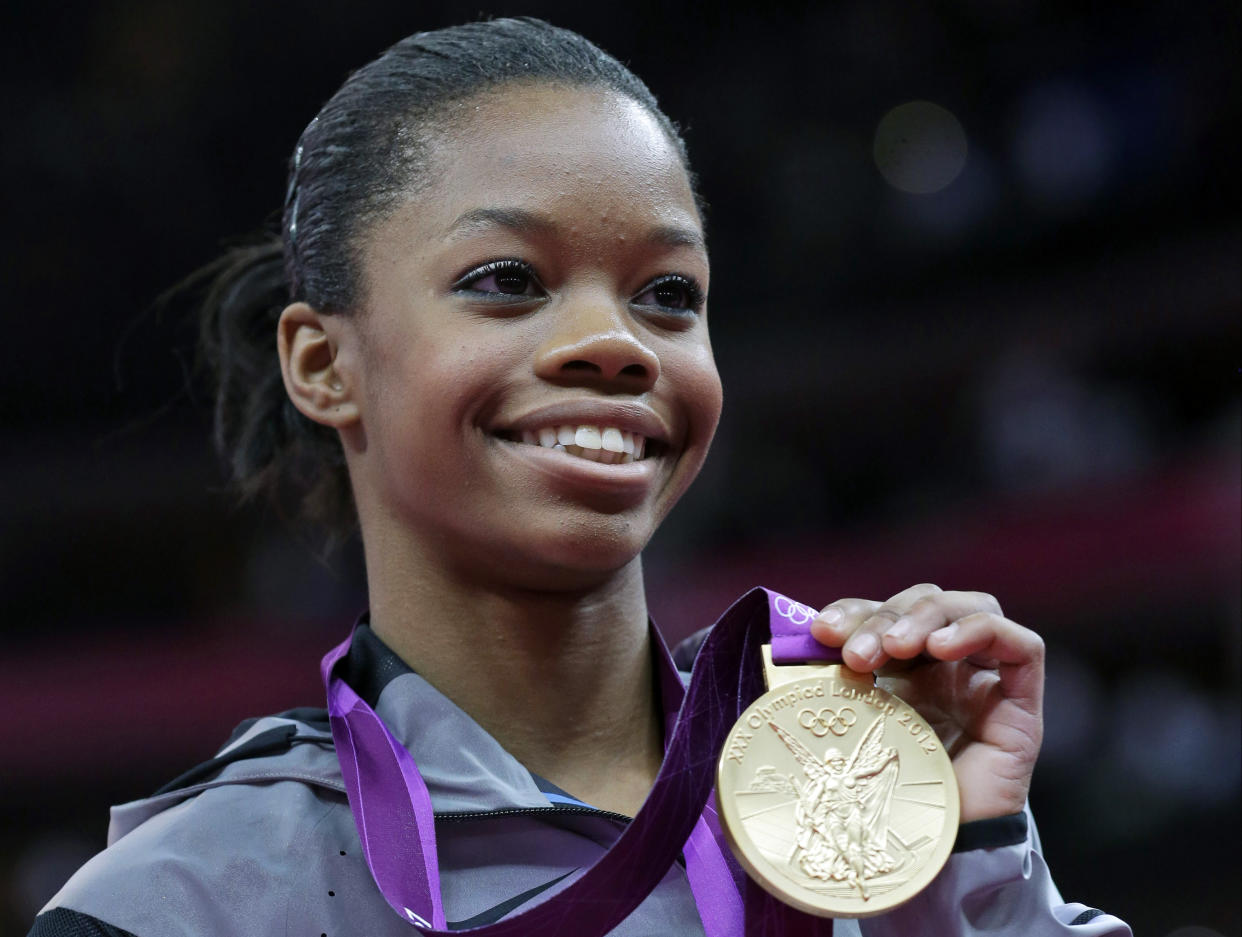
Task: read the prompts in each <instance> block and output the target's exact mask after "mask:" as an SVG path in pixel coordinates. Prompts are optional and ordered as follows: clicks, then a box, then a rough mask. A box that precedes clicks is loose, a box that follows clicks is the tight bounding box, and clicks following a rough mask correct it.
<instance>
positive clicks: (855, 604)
mask: <svg viewBox="0 0 1242 937" xmlns="http://www.w3.org/2000/svg"><path fill="white" fill-rule="evenodd" d="M879 607H880V603H879V602H876V601H875V600H874V599H837V600H836V601H835V602H833V603H832V604H831V605H825V606H824V608H823V610H822V611H821V612H820V613H819V614H818V615H817V616H815V620H814V621H813V622H811V637H813V638H814V639H815V640H816V641H818V642H819V643H820V644H826V645H827V646H828V647H840V646H841V645H842V644H844V643H845V642H846V640H847V639H848V638H849V636H850V635H852V634H853V633H854V632H855V630H857V628H858V626H859V625H861V624H862V623H863V621H865V620H866V619H867V617H868V616H870V615H871V613H872V612H874V611H875V610H876V609H877V608H879Z"/></svg>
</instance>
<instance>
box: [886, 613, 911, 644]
mask: <svg viewBox="0 0 1242 937" xmlns="http://www.w3.org/2000/svg"><path fill="white" fill-rule="evenodd" d="M913 627H914V623H913V622H912V621H910V619H909V618H898V619H897V620H896V621H895V622H893V626H892V627H891V628H889V629H888V636H889V637H890V638H896V639H897V640H898V641H904V640H905V639H906V638H908V637H910V630H911V629H912V628H913Z"/></svg>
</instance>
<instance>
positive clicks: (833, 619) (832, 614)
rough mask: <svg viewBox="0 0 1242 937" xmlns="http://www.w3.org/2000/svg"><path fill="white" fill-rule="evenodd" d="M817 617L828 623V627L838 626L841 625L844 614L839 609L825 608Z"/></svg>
mask: <svg viewBox="0 0 1242 937" xmlns="http://www.w3.org/2000/svg"><path fill="white" fill-rule="evenodd" d="M819 617H820V618H821V619H823V620H824V621H826V622H828V624H830V625H839V624H841V622H842V620H844V618H845V613H844V612H842V611H841V609H839V608H827V609H824V611H823V612H821V613H820V616H819Z"/></svg>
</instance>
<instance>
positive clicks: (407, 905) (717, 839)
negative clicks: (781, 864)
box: [320, 588, 839, 937]
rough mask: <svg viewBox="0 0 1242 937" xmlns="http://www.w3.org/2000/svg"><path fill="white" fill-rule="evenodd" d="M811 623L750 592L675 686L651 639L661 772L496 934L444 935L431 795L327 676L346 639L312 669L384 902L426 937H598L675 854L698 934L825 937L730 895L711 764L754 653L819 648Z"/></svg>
mask: <svg viewBox="0 0 1242 937" xmlns="http://www.w3.org/2000/svg"><path fill="white" fill-rule="evenodd" d="M808 613H809V617H807V616H808ZM814 615H815V612H814V610H812V609H810V608H809V607H808V606H805V605H801V604H800V603H797V602H793V601H792V600H790V599H788V598H786V597H785V596H783V595H779V594H778V593H775V592H771V591H769V590H767V589H762V588H756V589H752V590H751V591H750V592H747V593H746V594H745V595H744V596H742V597H741V598H740V599H738V600H737V601H736V602H735V603H734V604H733V605H732V606H731V607H730V608H729V610H728V611H727V612H725V614H724V616H723V617H722V618H721V619H720V621H718V622H717V623H716V626H715V627H714V628H713V629H712V630H711V633H710V634H709V635H708V636H707V639H706V640H705V641H704V642H703V646H702V647H701V648H700V649H699V654H698V657H697V658H696V659H695V662H694V669H693V672H692V675H691V680H690V686H689V687H688V688H684V689H683V687H682V685H681V681H680V679H679V678H678V677H677V672H676V669H675V668H674V666H673V663H672V660H671V659H670V658H669V655H668V650H667V648H665V647H664V643H663V642H662V641H659V640H658V639H657V644H658V645H659V648H660V652H659V653H660V655H661V673H660V679H661V688H662V690H663V693H662V696H663V699H664V707H665V712H666V719H665V724H666V733H665V739H666V745H665V754H664V762H663V764H662V765H661V766H660V772H659V774H658V775H657V776H656V779H655V783H654V784H653V785H652V788H651V793H650V794H649V795H648V796H647V799H646V801H644V802H643V805H642V807H641V808H640V809H639V811H638V813H637V815H636V816H635V817H634V819H633V821H632V822H631V823H630V824H629V826H627V827H626V829H625V830H624V831H623V832H622V833H621V835H620V837H618V839H617V841H616V842H615V843H613V845H612V847H611V848H610V849H609V850H608V851H607V852H605V853H604V855H603V856H601V857H600V858H599V859H598V860H597V861H596V862H595V864H594V865H592V866H591V867H590V868H589V869H587V870H586V871H585V872H584V873H583V874H582V875H581V876H580V877H579V878H578V879H577V880H576V881H574V882H573V883H571V884H570V885H568V886H567V887H566V888H564V889H563V890H561V891H559V892H557V893H556V894H554V895H552V896H550V897H549V898H547V899H546V900H545V901H543V902H541V903H539V904H537V905H535V906H534V907H531V908H529V909H528V910H526V911H523V912H521V913H519V914H516V915H514V916H512V917H508V918H505V919H504V920H501V921H498V922H496V923H494V924H488V925H485V926H483V927H474V928H467V929H464V930H454V931H449V930H447V929H446V928H447V924H446V923H445V918H444V908H443V904H442V902H441V898H440V873H439V866H438V863H437V860H436V841H435V818H434V815H433V813H432V807H431V797H430V795H429V794H428V792H427V785H426V784H425V783H424V781H423V779H422V776H421V775H420V774H419V772H418V767H417V766H416V764H415V763H414V758H413V756H412V755H411V754H410V752H409V751H408V750H407V749H406V748H405V746H404V745H402V744H401V743H400V742H399V741H398V740H397V739H396V738H395V737H394V736H393V735H392V733H391V732H390V731H389V729H388V727H387V726H386V725H385V724H384V722H383V720H382V719H380V718H379V716H378V715H376V713H375V711H374V710H373V709H371V707H370V706H369V705H367V703H366V701H365V700H363V699H361V698H360V697H359V696H358V694H357V693H355V692H354V691H353V690H352V689H350V687H349V686H348V684H346V683H345V681H344V680H343V679H341V677H340V675H339V674H337V673H336V668H337V664H338V663H339V662H340V661H341V659H342V658H344V657H345V655H346V653H347V652H348V650H349V645H350V641H351V640H352V639H353V635H352V633H351V635H350V637H349V638H347V639H346V640H345V641H343V642H341V644H339V645H337V646H336V647H335V648H333V649H332V650H331V651H329V652H328V653H327V654H326V655H325V656H324V658H323V662H322V664H321V666H320V670H321V673H322V675H323V680H324V686H325V688H326V689H327V694H328V716H329V719H330V721H331V726H332V739H333V742H334V743H335V745H336V753H337V758H338V759H339V761H340V763H341V774H342V776H343V778H344V781H345V791H346V794H347V796H348V798H349V807H350V810H351V811H352V812H353V815H354V824H355V825H356V826H357V829H358V838H359V840H360V842H361V844H362V850H363V854H364V855H365V857H366V860H367V865H368V867H369V868H370V869H371V875H372V877H373V878H374V879H375V883H376V885H377V886H378V887H379V889H380V892H381V893H382V894H383V895H384V898H385V899H386V900H387V901H388V903H389V904H390V905H391V906H392V907H393V909H394V910H395V911H396V912H397V914H398V915H400V916H401V917H402V918H403V919H404V920H405V921H407V922H408V923H410V924H412V925H413V926H415V927H416V928H417V929H418V930H419V931H421V932H422V933H423V934H425V935H427V937H450V935H461V934H470V935H477V937H528V935H530V934H540V935H544V937H600V935H603V934H606V933H607V932H608V931H610V930H612V929H613V928H614V927H616V926H617V925H618V924H619V923H620V922H621V921H622V920H624V919H625V918H626V917H627V916H628V915H629V913H630V912H631V911H633V910H634V908H636V907H637V906H638V905H639V904H640V903H641V902H642V900H643V899H644V898H646V897H647V895H648V894H650V892H651V890H652V889H653V888H655V886H656V885H658V884H659V882H660V880H661V879H663V878H664V875H665V873H666V872H667V871H668V869H669V868H670V867H671V866H672V864H673V862H675V861H676V859H677V857H678V855H679V854H681V853H682V851H683V850H684V853H685V859H686V876H687V878H688V879H689V882H690V889H691V892H692V894H693V895H694V900H695V904H696V905H697V907H698V910H699V915H700V917H701V918H702V921H703V927H704V930H705V931H706V933H707V937H741V935H742V934H743V933H745V935H746V937H831V934H832V922H831V921H830V920H828V919H826V918H818V917H815V916H813V915H807V914H803V913H801V912H799V911H795V910H794V909H792V908H790V907H788V906H787V905H785V904H783V903H781V902H780V901H779V900H777V899H776V898H774V897H772V896H771V895H769V894H768V893H767V892H765V891H763V890H762V889H760V888H758V887H757V886H755V885H754V883H753V882H750V881H749V879H747V880H746V881H745V884H744V885H741V887H739V879H738V878H736V877H735V874H734V871H733V866H731V864H730V862H729V860H728V858H727V846H726V845H725V844H724V839H723V834H722V832H721V830H720V824H719V821H718V820H717V819H716V811H715V803H714V800H713V799H712V798H711V794H712V786H713V783H714V777H715V768H716V759H717V757H718V755H719V752H720V750H721V748H722V746H723V744H724V741H725V739H726V737H727V735H728V732H729V729H730V728H731V727H732V725H733V723H734V722H735V721H736V720H737V718H738V717H739V716H740V715H741V713H742V711H743V710H744V709H745V708H746V707H747V706H748V705H750V702H751V701H752V700H754V699H755V698H756V697H758V696H759V695H761V694H762V692H763V690H764V686H763V675H762V672H761V668H760V664H759V661H760V659H761V656H760V646H761V645H762V644H764V643H765V642H766V641H767V640H768V639H769V636H771V638H772V640H773V656H774V657H775V656H776V640H777V637H778V636H780V638H781V640H782V641H784V640H785V639H789V642H791V643H788V644H787V645H782V646H783V647H785V646H788V647H791V648H792V647H793V646H794V644H793V643H792V642H793V640H794V639H795V638H796V633H797V631H798V630H799V629H800V630H801V632H802V633H803V636H804V637H805V638H806V640H809V641H812V643H817V642H814V641H813V639H811V638H810V636H809V634H808V633H807V628H808V627H809V625H810V620H811V619H812V618H814ZM810 650H812V651H813V650H814V649H813V648H811V649H810ZM824 650H828V649H824ZM791 653H794V652H793V651H786V650H782V652H781V655H782V659H785V660H790V661H792V660H793V659H794V658H793V657H790V656H789V655H790V654H791ZM838 657H839V654H838ZM797 659H798V660H807V659H821V658H818V657H817V658H808V657H806V656H801V657H797ZM675 708H676V713H675V715H674V712H673V710H674V709H675ZM670 725H671V731H667V729H668V727H669V726H670ZM739 874H740V873H739ZM742 877H743V878H744V876H742ZM741 888H744V889H745V899H744V900H743V892H742V890H741ZM743 909H744V910H743ZM743 927H744V928H745V930H744V931H743Z"/></svg>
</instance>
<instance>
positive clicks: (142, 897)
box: [31, 626, 1130, 937]
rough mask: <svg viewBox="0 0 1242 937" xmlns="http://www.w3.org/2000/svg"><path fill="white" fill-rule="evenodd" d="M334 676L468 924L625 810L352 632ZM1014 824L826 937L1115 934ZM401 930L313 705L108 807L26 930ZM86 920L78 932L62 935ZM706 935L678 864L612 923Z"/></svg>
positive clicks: (588, 842)
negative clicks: (549, 772)
mask: <svg viewBox="0 0 1242 937" xmlns="http://www.w3.org/2000/svg"><path fill="white" fill-rule="evenodd" d="M346 679H347V682H349V684H350V685H351V686H353V687H354V689H355V690H356V691H357V692H358V694H359V695H360V696H362V697H363V698H364V699H366V700H367V701H368V702H369V703H370V704H371V705H372V706H373V707H374V709H375V711H376V712H377V713H378V714H379V715H380V717H381V718H382V719H383V720H384V721H385V722H386V723H387V725H388V726H389V728H390V729H391V730H392V732H393V733H394V735H395V736H396V737H397V738H398V739H400V740H401V741H402V742H403V743H404V744H405V745H406V746H407V747H408V748H409V750H410V751H411V753H412V754H413V756H414V759H415V761H416V762H417V764H418V766H419V770H420V771H421V772H422V775H423V777H424V779H425V780H426V783H427V788H428V790H429V792H430V794H431V799H432V804H433V807H434V809H435V813H436V838H437V843H438V851H439V860H440V877H441V887H442V892H443V901H444V910H445V913H446V916H447V918H448V921H449V926H450V927H454V928H460V927H473V926H480V925H483V924H487V923H491V922H492V921H495V920H498V919H499V918H501V917H503V916H504V915H506V914H509V913H511V912H513V911H517V910H521V909H523V908H524V907H527V906H528V905H529V904H530V903H533V902H537V901H540V900H542V899H543V898H544V897H546V896H547V895H550V894H553V893H555V892H556V891H557V890H559V889H560V888H564V887H565V886H566V885H568V884H569V883H570V882H571V881H573V879H574V877H575V876H576V875H578V874H580V872H581V871H582V870H584V869H586V868H587V867H589V866H590V865H591V864H592V863H593V862H594V861H595V860H596V859H597V858H598V857H599V856H600V855H601V854H602V853H603V852H604V851H605V850H606V849H607V848H608V847H609V845H610V844H611V843H612V842H613V841H614V840H615V839H616V838H617V836H618V835H619V833H620V831H621V829H623V827H624V824H625V823H626V822H627V820H628V818H626V817H621V816H619V815H616V814H610V813H607V812H604V811H600V810H596V809H594V808H592V807H590V806H588V805H585V804H581V803H580V802H578V801H576V800H574V799H573V798H572V797H570V796H569V795H567V794H565V793H564V792H563V791H559V790H557V789H556V788H555V787H554V786H552V785H551V784H549V783H547V782H545V781H543V780H541V779H539V778H537V777H535V776H533V775H532V774H531V773H530V772H529V771H527V770H526V769H525V768H524V767H523V766H522V765H521V764H519V763H518V762H517V760H516V759H514V758H513V756H511V755H510V754H509V753H508V752H506V751H505V750H504V749H503V748H501V747H500V745H499V744H498V743H497V742H496V740H495V739H493V738H492V737H491V736H490V735H488V734H487V733H486V732H485V731H484V730H483V729H482V728H481V727H480V726H479V725H477V724H476V723H475V722H474V720H472V719H471V718H470V717H469V716H468V715H466V713H464V712H463V711H462V710H460V709H458V708H457V707H456V706H455V705H453V703H451V702H449V700H448V699H446V698H445V697H444V696H443V695H442V694H440V693H439V692H438V691H436V690H435V689H434V688H433V687H432V686H431V685H430V684H428V683H427V682H426V681H425V680H423V679H422V678H421V677H419V676H418V675H417V674H415V673H413V672H412V671H411V670H410V669H409V668H408V667H406V666H405V665H404V664H403V663H402V662H401V661H400V660H399V659H398V658H397V657H396V655H395V654H393V653H392V652H391V651H390V650H389V649H388V648H387V647H385V646H384V645H383V644H382V643H381V642H380V641H379V639H378V638H376V637H375V635H374V634H373V633H372V632H371V631H370V630H369V629H368V628H366V627H365V626H360V627H359V629H358V631H357V632H356V635H355V639H354V644H353V646H352V647H351V650H350V654H349V658H348V660H347V662H346ZM1024 819H1025V818H1024V817H1022V816H1018V817H1015V818H1005V819H1004V820H1001V821H983V822H981V823H977V824H967V825H966V826H965V827H963V836H962V837H959V841H958V847H959V848H958V851H955V853H954V854H953V855H952V856H951V857H950V859H949V862H948V864H947V866H946V867H945V868H944V870H943V871H942V872H941V873H940V875H939V877H938V878H937V879H936V880H935V881H934V882H933V883H932V885H931V886H930V887H928V888H927V889H926V890H925V891H924V892H923V893H922V894H920V895H919V896H917V897H916V898H915V899H913V900H912V901H910V902H908V903H907V904H905V905H903V906H902V907H900V908H898V909H896V910H894V911H892V912H889V913H888V914H885V915H881V916H879V917H875V918H870V919H867V920H863V921H851V920H842V921H838V922H836V927H835V935H836V937H911V935H923V937H940V935H943V937H949V935H954V937H957V935H960V937H967V935H969V937H984V935H993V934H1009V935H1023V937H1053V935H1067V937H1104V935H1110V937H1114V935H1116V937H1119V935H1128V934H1129V933H1130V931H1129V928H1128V927H1126V925H1125V924H1123V923H1122V922H1121V921H1119V920H1118V919H1117V918H1115V917H1113V916H1111V915H1107V914H1101V913H1100V912H1098V911H1093V910H1092V909H1090V908H1088V907H1087V906H1085V905H1082V904H1067V903H1065V902H1064V901H1063V900H1062V899H1061V896H1060V895H1059V894H1058V892H1057V890H1056V887H1055V886H1054V885H1053V883H1052V879H1051V877H1050V876H1049V874H1048V869H1047V866H1046V865H1045V864H1044V861H1043V858H1042V857H1041V855H1040V849H1039V840H1038V836H1037V834H1036V832H1035V829H1034V826H1033V825H1030V824H1028V823H1026V822H1022V821H1023V820H1024ZM99 924H106V925H111V926H112V928H119V929H122V930H123V931H127V932H129V933H131V934H134V935H136V937H179V935H185V937H191V935H194V937H202V935H209V934H210V935H230V937H274V935H289V937H294V935H297V937H307V935H309V937H315V935H328V937H344V935H359V937H389V935H391V937H411V935H412V934H415V933H416V932H415V931H414V930H413V929H412V928H411V927H410V926H409V925H408V924H406V923H405V922H404V921H402V920H401V919H399V918H398V917H397V916H396V914H395V913H394V912H393V911H392V909H391V908H390V907H389V906H388V905H387V903H386V902H385V901H384V899H383V897H382V896H381V894H380V892H379V890H378V889H377V888H376V886H375V884H374V882H373V881H372V879H371V874H370V871H369V870H368V868H367V865H366V862H365V860H364V858H363V856H362V852H361V849H360V847H359V842H358V835H357V832H356V830H355V828H354V821H353V816H352V814H351V813H350V810H349V805H348V802H347V800H346V797H345V787H344V784H343V782H342V780H341V773H340V766H339V764H338V762H337V758H336V754H335V752H334V751H333V747H332V736H331V733H330V731H329V730H328V726H327V719H326V713H324V711H323V710H293V711H290V712H289V713H284V714H281V715H277V716H267V717H264V718H262V719H258V720H254V721H251V722H249V723H244V724H243V725H242V726H241V727H239V730H238V731H237V732H236V733H234V737H233V738H232V739H230V740H229V742H228V743H227V744H226V745H225V746H224V748H223V749H221V751H220V753H219V754H218V755H217V756H216V758H214V759H213V760H212V761H210V762H208V763H207V764H206V765H203V766H200V767H199V768H198V769H195V770H194V771H192V772H188V773H187V774H186V775H183V776H182V778H180V779H178V780H177V781H175V782H173V783H172V784H170V785H168V786H167V787H166V788H165V789H163V790H162V792H160V793H157V794H156V795H155V796H152V797H149V798H146V799H144V800H138V801H133V802H131V803H128V804H122V805H121V806H118V807H114V808H113V809H112V820H111V825H110V828H109V830H108V847H107V848H106V849H105V850H104V851H103V852H101V853H99V854H98V855H96V856H95V857H94V858H93V859H91V860H90V861H89V862H88V863H87V864H86V865H85V866H83V867H82V868H81V869H80V870H79V871H78V872H77V874H76V875H74V876H73V878H71V879H70V880H69V882H68V883H67V884H66V885H65V886H64V887H63V888H62V889H61V890H60V892H59V893H58V894H57V895H56V896H55V897H53V898H52V900H51V901H50V902H49V903H48V905H47V906H46V907H45V908H44V909H43V912H41V914H40V917H39V919H38V920H37V921H36V923H35V927H34V929H33V930H32V932H31V933H32V935H39V934H40V933H41V927H42V928H43V930H42V933H46V934H49V935H50V934H53V933H55V934H62V935H68V934H82V935H88V934H90V935H94V934H105V933H116V931H115V930H109V929H108V928H107V927H106V926H105V927H103V928H95V929H92V928H93V927H95V925H99ZM75 926H77V927H79V929H76V930H75V929H73V927H75ZM612 933H613V934H614V935H616V937H649V935H689V937H699V935H702V934H703V928H702V925H701V924H700V922H699V917H698V913H697V911H696V909H695V905H694V900H693V898H692V897H691V893H690V888H689V885H688V883H687V880H686V875H685V872H684V870H683V869H682V868H681V867H680V866H678V865H675V866H674V867H673V868H671V869H670V870H669V871H668V874H667V875H665V876H664V879H663V881H662V882H661V883H660V885H659V886H658V887H657V888H656V889H655V890H654V891H653V892H652V893H651V894H650V895H649V896H648V897H647V899H646V900H645V901H644V902H643V903H642V904H641V905H640V906H639V907H638V908H637V909H636V910H635V911H634V912H633V913H632V914H631V915H630V916H629V917H628V918H627V919H626V920H625V921H624V922H623V923H622V924H621V925H620V926H619V927H617V928H616V929H615V930H614V931H613V932H612Z"/></svg>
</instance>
